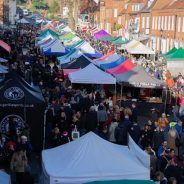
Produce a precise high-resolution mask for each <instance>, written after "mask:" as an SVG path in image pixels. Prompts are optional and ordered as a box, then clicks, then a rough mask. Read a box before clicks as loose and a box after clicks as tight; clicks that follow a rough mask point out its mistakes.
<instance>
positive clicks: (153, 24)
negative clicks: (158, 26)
mask: <svg viewBox="0 0 184 184" xmlns="http://www.w3.org/2000/svg"><path fill="white" fill-rule="evenodd" d="M152 29H155V17H153V19H152Z"/></svg>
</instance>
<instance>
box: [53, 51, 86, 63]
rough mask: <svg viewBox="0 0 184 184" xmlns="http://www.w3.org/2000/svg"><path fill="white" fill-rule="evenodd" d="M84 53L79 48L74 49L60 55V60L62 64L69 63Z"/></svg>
mask: <svg viewBox="0 0 184 184" xmlns="http://www.w3.org/2000/svg"><path fill="white" fill-rule="evenodd" d="M81 55H82V52H81V51H79V50H78V49H72V50H71V51H70V52H69V53H68V54H66V55H64V56H61V57H58V58H57V59H58V61H59V62H60V64H66V63H69V62H71V61H73V60H75V59H77V58H79V57H80V56H81Z"/></svg>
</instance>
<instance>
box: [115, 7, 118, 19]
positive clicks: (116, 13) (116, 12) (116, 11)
mask: <svg viewBox="0 0 184 184" xmlns="http://www.w3.org/2000/svg"><path fill="white" fill-rule="evenodd" d="M117 16H118V9H114V18H115V17H117Z"/></svg>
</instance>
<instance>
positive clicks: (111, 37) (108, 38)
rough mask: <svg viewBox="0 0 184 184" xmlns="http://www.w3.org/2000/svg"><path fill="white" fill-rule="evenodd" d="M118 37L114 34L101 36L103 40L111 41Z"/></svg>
mask: <svg viewBox="0 0 184 184" xmlns="http://www.w3.org/2000/svg"><path fill="white" fill-rule="evenodd" d="M116 39H117V37H113V36H104V37H101V38H100V40H101V41H109V42H112V41H113V40H116Z"/></svg>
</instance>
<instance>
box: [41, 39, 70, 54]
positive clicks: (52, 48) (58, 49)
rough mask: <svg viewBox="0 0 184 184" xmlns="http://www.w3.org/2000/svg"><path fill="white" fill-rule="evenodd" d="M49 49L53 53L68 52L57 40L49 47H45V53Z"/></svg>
mask: <svg viewBox="0 0 184 184" xmlns="http://www.w3.org/2000/svg"><path fill="white" fill-rule="evenodd" d="M49 49H50V51H51V52H65V51H66V50H65V47H64V46H63V44H62V43H61V42H60V41H59V40H55V42H53V43H52V44H51V45H49V46H48V47H44V48H43V51H44V52H46V51H47V50H49Z"/></svg>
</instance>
